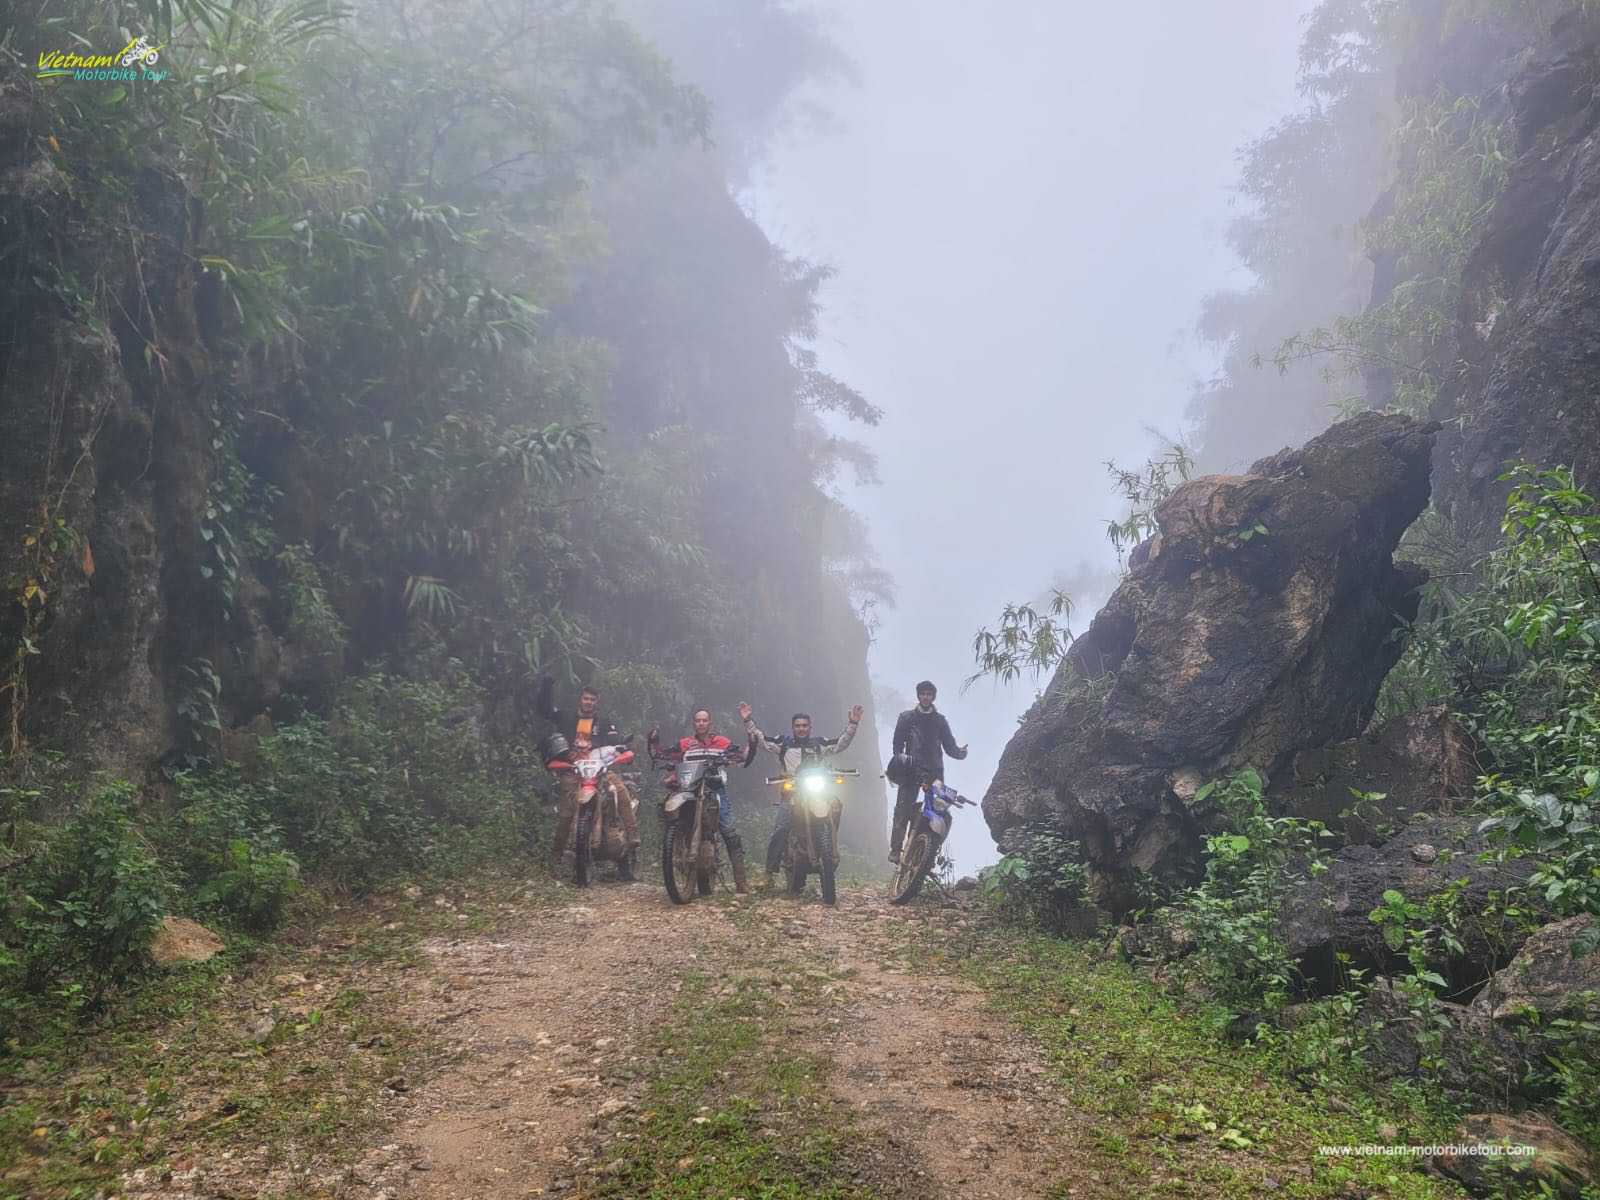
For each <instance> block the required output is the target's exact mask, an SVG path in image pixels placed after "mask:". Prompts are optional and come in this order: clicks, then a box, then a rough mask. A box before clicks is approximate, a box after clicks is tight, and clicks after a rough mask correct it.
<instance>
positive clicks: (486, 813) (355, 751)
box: [170, 671, 519, 929]
mask: <svg viewBox="0 0 1600 1200" xmlns="http://www.w3.org/2000/svg"><path fill="white" fill-rule="evenodd" d="M456 675H457V676H459V671H458V672H456ZM482 707H483V698H482V695H481V693H480V692H479V691H478V690H477V689H476V688H474V687H473V686H472V685H470V684H468V683H466V682H464V681H463V680H461V679H460V678H459V677H458V678H457V679H456V680H455V681H420V682H419V681H415V680H409V679H403V678H399V677H396V676H392V675H385V674H381V673H379V674H372V675H368V676H365V677H363V678H361V679H358V680H356V681H354V682H353V683H352V684H351V685H350V686H349V687H348V688H347V689H346V691H345V695H344V698H343V699H342V700H341V702H340V703H339V705H338V707H337V708H336V710H335V712H334V715H333V717H332V718H331V719H327V718H323V717H320V716H317V715H315V714H303V715H301V716H300V717H299V718H298V719H297V720H295V721H292V722H290V723H288V724H285V725H283V726H281V727H280V728H279V729H278V730H277V731H276V732H274V733H272V734H271V735H269V736H267V737H265V738H263V739H262V741H261V744H260V766H259V769H258V770H256V771H254V772H252V778H251V779H248V780H247V779H245V778H243V777H242V776H241V775H240V774H239V773H238V772H237V771H236V770H235V769H232V768H220V769H217V770H213V771H210V772H208V773H206V774H204V775H195V776H189V777H186V778H185V781H184V783H183V785H182V788H183V793H182V794H183V796H184V798H185V800H186V801H187V804H186V806H185V807H184V808H183V810H182V811H181V812H180V813H179V816H178V818H177V820H176V822H175V825H174V829H173V833H172V835H171V839H170V841H171V846H172V850H171V853H172V855H173V857H174V859H175V861H177V862H178V863H179V864H180V866H181V869H182V872H183V874H184V877H185V879H186V881H187V882H188V883H189V885H190V886H191V887H192V888H193V889H195V891H194V894H195V896H196V899H197V901H198V902H199V903H201V904H202V906H205V907H209V908H212V909H215V910H217V911H220V912H222V913H225V914H226V915H227V916H229V917H230V919H232V920H235V921H238V922H239V923H240V924H242V925H244V926H245V927H248V928H257V929H264V928H268V927H270V926H271V925H272V924H274V923H275V922H276V920H277V919H278V917H279V916H280V915H281V911H282V906H283V904H284V902H285V901H286V900H287V899H288V897H289V896H290V895H291V894H292V893H293V891H294V888H295V886H296V880H297V877H298V874H299V871H300V869H301V868H303V869H304V871H305V873H306V875H307V876H308V877H310V878H312V879H315V880H317V881H319V882H322V883H325V884H330V885H333V886H336V887H345V888H351V889H355V890H362V889H366V888H369V887H372V886H373V885H375V884H377V883H379V882H381V881H383V880H384V879H388V878H393V877H395V876H397V875H400V874H404V873H407V872H416V871H421V870H428V869H435V870H453V869H459V868H460V867H461V866H463V865H465V864H467V863H469V862H472V861H477V860H479V859H481V858H483V857H484V856H486V855H488V854H492V853H495V852H503V851H505V850H508V849H511V848H513V847H515V846H516V845H517V844H518V840H519V838H518V825H517V822H518V813H517V807H516V805H515V803H514V802H513V794H512V791H511V789H510V788H508V787H507V786H506V785H505V784H504V783H503V782H502V781H501V776H502V774H503V772H502V770H501V768H500V764H498V763H491V762H490V752H489V747H488V743H487V742H486V741H485V739H484V736H483V733H482V730H481V729H480V728H479V714H480V713H481V711H482Z"/></svg>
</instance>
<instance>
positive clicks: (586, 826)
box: [572, 815, 594, 887]
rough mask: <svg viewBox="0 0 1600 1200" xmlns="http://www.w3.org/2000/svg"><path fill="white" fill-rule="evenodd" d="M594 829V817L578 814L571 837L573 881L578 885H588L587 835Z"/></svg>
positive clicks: (588, 856) (588, 857)
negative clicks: (576, 823) (576, 825)
mask: <svg viewBox="0 0 1600 1200" xmlns="http://www.w3.org/2000/svg"><path fill="white" fill-rule="evenodd" d="M593 831H594V817H593V816H592V815H580V816H579V817H578V828H577V829H576V830H575V831H574V833H573V838H572V870H573V878H574V882H576V883H577V885H578V886H579V887H588V886H589V859H590V855H589V835H590V834H591V833H592V832H593Z"/></svg>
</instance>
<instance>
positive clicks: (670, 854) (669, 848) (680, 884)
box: [661, 818, 694, 904]
mask: <svg viewBox="0 0 1600 1200" xmlns="http://www.w3.org/2000/svg"><path fill="white" fill-rule="evenodd" d="M693 836H694V829H693V827H692V826H691V825H685V824H684V823H683V822H681V821H679V820H677V819H676V818H674V819H671V820H669V821H668V822H667V825H666V829H665V831H664V832H663V834H662V838H661V874H662V877H663V880H664V881H665V883H666V885H667V898H668V899H670V900H671V901H672V902H673V903H674V904H687V903H689V901H690V900H691V899H693V898H694V893H693V892H692V891H690V883H689V880H690V875H691V871H690V870H679V869H677V868H681V867H683V866H684V865H685V864H683V863H680V862H679V861H678V860H679V858H680V857H681V856H682V854H683V851H682V849H681V848H680V846H679V843H680V842H681V841H682V840H684V839H686V838H690V837H693Z"/></svg>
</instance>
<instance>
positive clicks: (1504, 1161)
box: [1429, 1113, 1600, 1200]
mask: <svg viewBox="0 0 1600 1200" xmlns="http://www.w3.org/2000/svg"><path fill="white" fill-rule="evenodd" d="M1453 1144H1454V1145H1455V1146H1460V1147H1466V1146H1508V1147H1509V1146H1520V1147H1531V1148H1532V1153H1531V1154H1519V1155H1510V1154H1506V1155H1498V1156H1494V1157H1490V1156H1488V1155H1483V1154H1441V1155H1438V1156H1437V1157H1435V1158H1434V1159H1432V1160H1431V1161H1430V1163H1429V1165H1430V1166H1431V1167H1432V1168H1433V1169H1434V1170H1436V1171H1438V1172H1439V1173H1440V1174H1443V1175H1448V1176H1450V1177H1451V1178H1452V1179H1456V1180H1458V1181H1460V1182H1461V1183H1462V1184H1463V1185H1465V1186H1466V1188H1467V1189H1468V1190H1469V1191H1471V1192H1472V1193H1473V1194H1474V1195H1478V1196H1500V1195H1509V1194H1513V1193H1514V1194H1517V1195H1524V1194H1538V1195H1550V1196H1560V1197H1563V1198H1565V1200H1581V1197H1582V1196H1583V1194H1584V1188H1585V1187H1588V1186H1592V1185H1594V1184H1596V1183H1600V1164H1596V1162H1595V1159H1594V1157H1593V1155H1591V1154H1590V1153H1589V1151H1588V1150H1587V1149H1585V1148H1584V1145H1583V1143H1582V1142H1580V1141H1578V1140H1577V1139H1576V1138H1575V1137H1573V1136H1572V1135H1571V1134H1569V1133H1567V1132H1565V1131H1564V1130H1562V1129H1561V1128H1560V1127H1559V1126H1556V1125H1552V1124H1551V1123H1550V1122H1549V1121H1546V1120H1544V1119H1543V1118H1541V1117H1537V1116H1533V1115H1523V1116H1516V1117H1512V1116H1507V1115H1506V1114H1504V1113H1473V1114H1471V1115H1470V1116H1467V1117H1463V1118H1462V1120H1461V1124H1460V1125H1458V1126H1457V1127H1456V1133H1455V1137H1454V1140H1453ZM1508 1183H1509V1184H1510V1187H1509V1188H1508V1187H1507V1184H1508ZM1541 1188H1543V1189H1546V1190H1542V1191H1541V1190H1540V1189H1541Z"/></svg>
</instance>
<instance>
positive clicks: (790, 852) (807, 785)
mask: <svg viewBox="0 0 1600 1200" xmlns="http://www.w3.org/2000/svg"><path fill="white" fill-rule="evenodd" d="M859 774H861V772H860V771H858V770H856V769H855V768H854V767H851V768H848V769H841V768H837V767H830V766H826V765H822V764H818V765H812V766H803V767H801V768H800V769H799V770H798V771H796V772H795V773H794V774H793V775H769V776H767V782H768V783H775V784H778V785H779V786H780V787H781V788H782V793H781V794H780V796H779V798H778V801H777V802H778V803H779V804H784V803H787V804H788V805H789V806H790V814H789V836H788V839H787V840H786V842H785V843H784V846H783V865H784V869H785V870H786V871H787V872H788V875H789V893H790V895H794V896H798V895H799V894H800V893H801V892H803V891H804V890H805V886H806V876H808V875H810V874H811V872H813V871H815V872H816V873H817V875H818V877H819V878H820V879H821V882H822V899H823V900H824V902H826V903H828V904H833V903H835V901H836V900H837V899H838V896H837V892H836V889H835V886H834V875H835V873H836V872H837V871H838V869H839V817H840V816H841V814H843V812H844V801H843V800H841V799H840V798H839V795H838V793H837V792H836V791H834V789H835V788H837V787H841V786H843V784H844V780H845V776H846V775H859ZM781 836H783V831H782V830H781V829H779V830H775V831H774V832H773V835H772V838H773V840H772V843H771V844H769V845H768V847H767V862H768V863H769V864H771V863H772V862H774V861H775V860H776V859H777V858H778V855H777V854H776V853H775V851H776V848H777V839H778V838H779V837H781Z"/></svg>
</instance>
